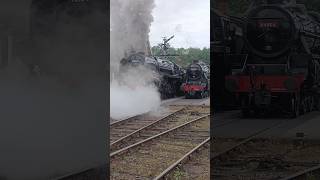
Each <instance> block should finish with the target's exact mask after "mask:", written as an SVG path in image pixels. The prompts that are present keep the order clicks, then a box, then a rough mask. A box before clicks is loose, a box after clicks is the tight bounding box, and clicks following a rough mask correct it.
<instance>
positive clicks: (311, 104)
mask: <svg viewBox="0 0 320 180" xmlns="http://www.w3.org/2000/svg"><path fill="white" fill-rule="evenodd" d="M314 104H315V103H314V98H313V96H311V97H310V104H309V108H310V109H309V112H312V111H313V110H314Z"/></svg>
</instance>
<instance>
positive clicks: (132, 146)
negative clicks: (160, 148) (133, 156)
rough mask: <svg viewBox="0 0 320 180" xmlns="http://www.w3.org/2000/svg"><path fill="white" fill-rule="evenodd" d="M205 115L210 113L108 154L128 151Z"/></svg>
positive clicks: (205, 116) (114, 154)
mask: <svg viewBox="0 0 320 180" xmlns="http://www.w3.org/2000/svg"><path fill="white" fill-rule="evenodd" d="M207 117H210V114H208V115H204V116H201V117H199V118H196V119H194V120H192V121H189V122H186V123H184V124H181V125H179V126H176V127H174V128H171V129H169V130H166V131H164V132H162V133H159V134H157V135H154V136H152V137H149V138H147V139H145V140H142V141H140V142H137V143H135V144H132V145H129V146H127V147H125V148H122V149H120V150H117V151H115V152H113V153H111V154H110V157H111V158H112V157H114V156H116V155H120V154H123V153H125V152H128V151H129V150H131V149H132V148H134V147H137V146H140V145H142V144H144V143H146V142H149V141H152V140H154V139H157V138H159V137H162V136H164V135H166V134H168V133H171V132H173V131H175V130H178V129H181V128H183V127H185V126H187V125H190V124H193V123H195V122H198V121H200V120H202V119H204V118H207ZM208 131H209V130H208Z"/></svg>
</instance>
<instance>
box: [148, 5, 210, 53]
mask: <svg viewBox="0 0 320 180" xmlns="http://www.w3.org/2000/svg"><path fill="white" fill-rule="evenodd" d="M155 3H156V6H155V8H154V9H153V18H154V21H153V23H152V25H151V29H150V34H149V35H150V43H151V46H155V45H158V44H159V43H161V42H162V37H164V36H166V37H168V38H169V37H170V36H172V35H175V38H174V39H172V40H171V41H170V44H171V46H173V47H175V48H179V47H184V48H189V47H198V48H203V47H209V46H210V0H155Z"/></svg>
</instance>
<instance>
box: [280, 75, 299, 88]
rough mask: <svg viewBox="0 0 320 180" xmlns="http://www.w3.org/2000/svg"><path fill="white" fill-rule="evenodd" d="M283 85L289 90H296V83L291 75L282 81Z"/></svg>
mask: <svg viewBox="0 0 320 180" xmlns="http://www.w3.org/2000/svg"><path fill="white" fill-rule="evenodd" d="M283 85H284V87H285V88H286V89H287V90H289V91H293V90H296V89H297V83H296V80H295V79H294V78H292V77H290V78H288V79H286V80H285V81H284V82H283Z"/></svg>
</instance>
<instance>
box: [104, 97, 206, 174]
mask: <svg viewBox="0 0 320 180" xmlns="http://www.w3.org/2000/svg"><path fill="white" fill-rule="evenodd" d="M209 105H210V101H209V98H208V99H184V98H175V99H170V100H166V101H163V102H162V107H163V108H161V113H159V112H157V113H154V112H150V113H146V114H142V115H138V116H134V117H128V118H126V119H123V120H118V121H113V122H111V124H110V173H111V176H110V178H111V179H190V178H194V177H197V178H200V179H203V180H205V179H209V178H210V173H209V172H210V171H209V152H210V150H209V148H210V106H209Z"/></svg>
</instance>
